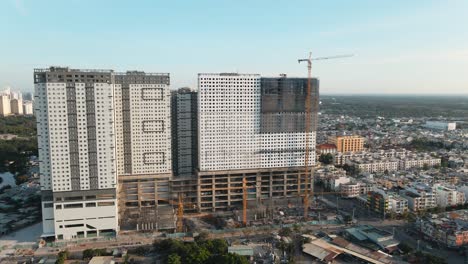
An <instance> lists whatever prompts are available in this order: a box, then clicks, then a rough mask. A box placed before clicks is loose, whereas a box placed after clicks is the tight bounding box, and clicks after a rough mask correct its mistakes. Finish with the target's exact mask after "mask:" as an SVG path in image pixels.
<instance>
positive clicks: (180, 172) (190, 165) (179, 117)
mask: <svg viewBox="0 0 468 264" xmlns="http://www.w3.org/2000/svg"><path fill="white" fill-rule="evenodd" d="M171 100H172V106H171V109H172V117H171V118H172V135H173V138H172V149H173V152H172V166H173V173H174V176H177V177H179V176H180V177H189V176H193V175H195V170H196V168H197V166H198V135H197V123H198V122H197V92H195V91H192V90H191V89H190V88H180V89H178V90H177V91H172V95H171Z"/></svg>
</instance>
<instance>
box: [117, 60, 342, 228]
mask: <svg viewBox="0 0 468 264" xmlns="http://www.w3.org/2000/svg"><path fill="white" fill-rule="evenodd" d="M341 57H347V55H345V56H336V57H323V58H317V59H312V58H311V57H309V58H307V59H301V60H299V63H302V62H305V63H306V64H307V69H308V78H290V77H287V76H286V75H285V74H281V75H280V76H279V77H268V78H263V77H262V78H260V77H259V76H258V75H242V74H214V75H213V74H207V75H206V77H203V78H201V77H200V76H202V75H200V76H199V80H200V81H199V91H198V92H193V91H191V90H190V89H188V88H183V89H180V90H179V91H175V92H173V93H172V94H171V97H172V99H171V102H172V103H171V131H172V147H173V151H172V163H173V172H174V176H173V177H170V175H165V176H160V175H157V176H154V177H148V176H147V175H146V176H145V177H139V176H138V175H136V176H130V177H129V176H122V177H120V180H119V219H120V220H119V223H120V230H121V231H132V230H136V231H166V232H186V231H197V230H199V229H203V227H207V226H210V225H213V224H214V223H210V221H211V222H212V221H213V219H216V221H215V222H216V223H215V226H216V227H218V228H224V227H243V226H244V227H245V226H248V225H251V224H253V225H256V224H261V222H262V223H263V224H268V223H270V222H271V221H273V222H275V221H276V222H282V223H283V222H284V220H287V221H291V222H297V221H307V220H319V219H318V215H319V214H317V213H316V212H315V211H316V210H315V209H319V207H320V208H323V207H321V206H320V205H318V204H317V203H316V202H315V203H311V201H310V197H312V198H313V197H314V188H313V182H314V179H313V174H314V166H315V132H316V129H317V122H318V115H317V114H318V105H319V103H318V102H319V82H318V80H317V79H314V78H312V77H311V68H312V61H313V60H325V59H333V58H341ZM246 77H248V78H246ZM250 78H252V79H250ZM214 80H216V83H219V84H220V85H219V84H218V86H219V87H220V88H222V89H220V90H210V88H204V86H206V87H212V85H211V84H212V82H213V81H214ZM245 80H247V81H252V80H253V81H255V82H245ZM244 83H245V84H246V85H244V86H243V85H242V84H244ZM250 83H255V84H257V83H258V87H259V88H260V89H259V90H256V91H255V92H252V94H251V95H249V94H248V92H243V93H244V94H241V95H240V96H239V95H237V94H239V92H237V90H236V89H238V87H246V88H248V87H249V84H250ZM232 84H236V85H232ZM239 84H241V85H239ZM229 89H231V90H234V92H233V93H234V94H236V95H237V96H238V97H241V98H242V97H245V98H248V97H255V98H258V100H259V103H260V104H259V105H258V106H256V107H257V108H255V109H258V110H255V109H253V110H254V111H256V113H255V115H257V116H252V114H250V116H245V115H244V116H239V118H246V117H248V118H258V120H259V123H258V126H255V127H253V129H252V131H253V132H249V130H248V127H247V128H244V127H242V126H243V123H239V124H238V123H236V122H237V121H236V120H237V119H236V118H237V117H235V116H234V117H233V116H232V115H237V110H236V109H235V108H234V109H233V110H229V107H231V106H230V105H229V103H226V101H222V100H221V101H219V102H216V101H215V100H213V102H211V101H209V100H205V94H204V93H206V94H207V95H208V97H210V96H215V98H216V96H229ZM219 91H220V92H221V95H218V94H216V93H217V92H219ZM197 98H199V100H197ZM217 103H218V104H219V105H220V106H221V107H225V108H226V109H227V110H226V112H227V114H228V115H227V116H226V117H223V116H222V117H219V118H218V119H219V120H216V118H213V114H218V113H214V111H212V110H211V109H210V108H208V110H205V109H206V106H205V105H208V106H210V105H213V104H214V105H216V104H217ZM247 104H248V103H247ZM229 113H231V114H229ZM205 115H206V116H207V117H209V118H211V120H210V121H209V122H211V123H210V125H209V126H208V125H206V124H208V123H206V121H205ZM226 118H227V119H226ZM213 119H214V120H213ZM232 120H234V121H232ZM202 122H205V125H203V126H202V124H201V123H202ZM227 122H231V123H232V124H230V125H229V126H228V125H227ZM210 126H211V127H213V128H216V129H217V130H216V131H217V133H219V134H221V135H222V137H224V138H225V139H226V140H228V139H229V138H230V137H235V136H236V135H237V134H239V132H241V131H244V132H245V137H249V136H250V137H252V139H254V140H256V142H253V144H252V145H254V146H258V147H255V148H252V147H251V146H245V147H244V146H241V147H240V148H242V147H243V148H244V149H247V150H244V149H241V150H240V151H241V152H242V153H244V154H245V155H246V156H248V157H250V159H251V160H253V161H254V162H256V163H255V164H258V165H255V164H254V165H251V166H248V165H246V166H244V165H243V164H238V165H237V164H235V165H234V166H227V167H226V166H225V167H222V166H218V164H214V165H210V160H209V159H203V156H204V155H202V154H200V153H201V152H205V153H206V154H207V153H212V154H211V155H212V156H216V155H219V154H216V153H218V152H219V151H218V152H216V148H215V147H218V146H216V145H215V144H216V142H214V143H213V145H215V146H214V147H212V145H211V144H212V142H210V141H206V142H207V143H205V141H203V140H204V136H201V134H203V135H205V134H208V136H209V132H211V131H212V130H210V129H211V128H210ZM228 127H230V129H228ZM219 128H221V130H219ZM223 129H224V131H223ZM236 130H238V131H236ZM249 133H250V134H249ZM209 139H213V138H209ZM241 140H242V138H241ZM270 141H271V142H270ZM237 142H239V141H237ZM221 143H222V142H221ZM236 144H237V145H239V143H236ZM240 144H242V143H240ZM207 146H208V147H207ZM219 147H220V148H223V154H222V156H221V158H223V159H227V160H229V159H236V158H238V156H235V155H236V153H235V151H236V150H233V151H232V152H233V153H234V154H233V155H231V156H229V155H230V153H227V154H226V150H225V148H226V147H225V146H223V145H221V146H219ZM227 151H229V150H228V149H227ZM246 151H251V154H250V153H246ZM205 157H209V156H205ZM218 160H219V159H218ZM204 164H207V165H204ZM284 165H289V166H284ZM210 166H211V168H210ZM218 168H219V169H218ZM222 168H228V169H222ZM312 200H314V199H312ZM311 206H312V207H311ZM309 208H313V209H314V211H313V212H310V213H309ZM324 214H325V215H326V212H324ZM285 216H287V217H288V219H285V218H284V217H285ZM204 218H206V219H208V222H206V221H203V219H204ZM196 219H200V220H196ZM259 221H260V222H259ZM273 222H271V223H273Z"/></svg>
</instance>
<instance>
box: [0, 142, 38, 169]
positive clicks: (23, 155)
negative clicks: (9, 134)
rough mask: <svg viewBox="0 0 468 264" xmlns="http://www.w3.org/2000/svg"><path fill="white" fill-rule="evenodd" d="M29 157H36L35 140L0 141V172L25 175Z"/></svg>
mask: <svg viewBox="0 0 468 264" xmlns="http://www.w3.org/2000/svg"><path fill="white" fill-rule="evenodd" d="M31 155H35V156H37V138H36V137H33V138H29V139H12V140H0V172H6V171H10V172H11V173H13V174H26V173H27V172H28V161H29V157H30V156H31Z"/></svg>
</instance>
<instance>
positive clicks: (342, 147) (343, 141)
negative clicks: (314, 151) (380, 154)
mask: <svg viewBox="0 0 468 264" xmlns="http://www.w3.org/2000/svg"><path fill="white" fill-rule="evenodd" d="M328 143H330V144H334V145H335V146H336V150H337V151H338V152H357V151H362V150H364V138H363V137H360V136H331V137H329V138H328Z"/></svg>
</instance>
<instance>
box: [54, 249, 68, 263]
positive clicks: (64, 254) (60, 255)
mask: <svg viewBox="0 0 468 264" xmlns="http://www.w3.org/2000/svg"><path fill="white" fill-rule="evenodd" d="M68 256H69V253H68V251H66V250H65V251H60V252H59V253H58V255H57V260H56V261H55V264H64V263H65V260H67V258H68Z"/></svg>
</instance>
